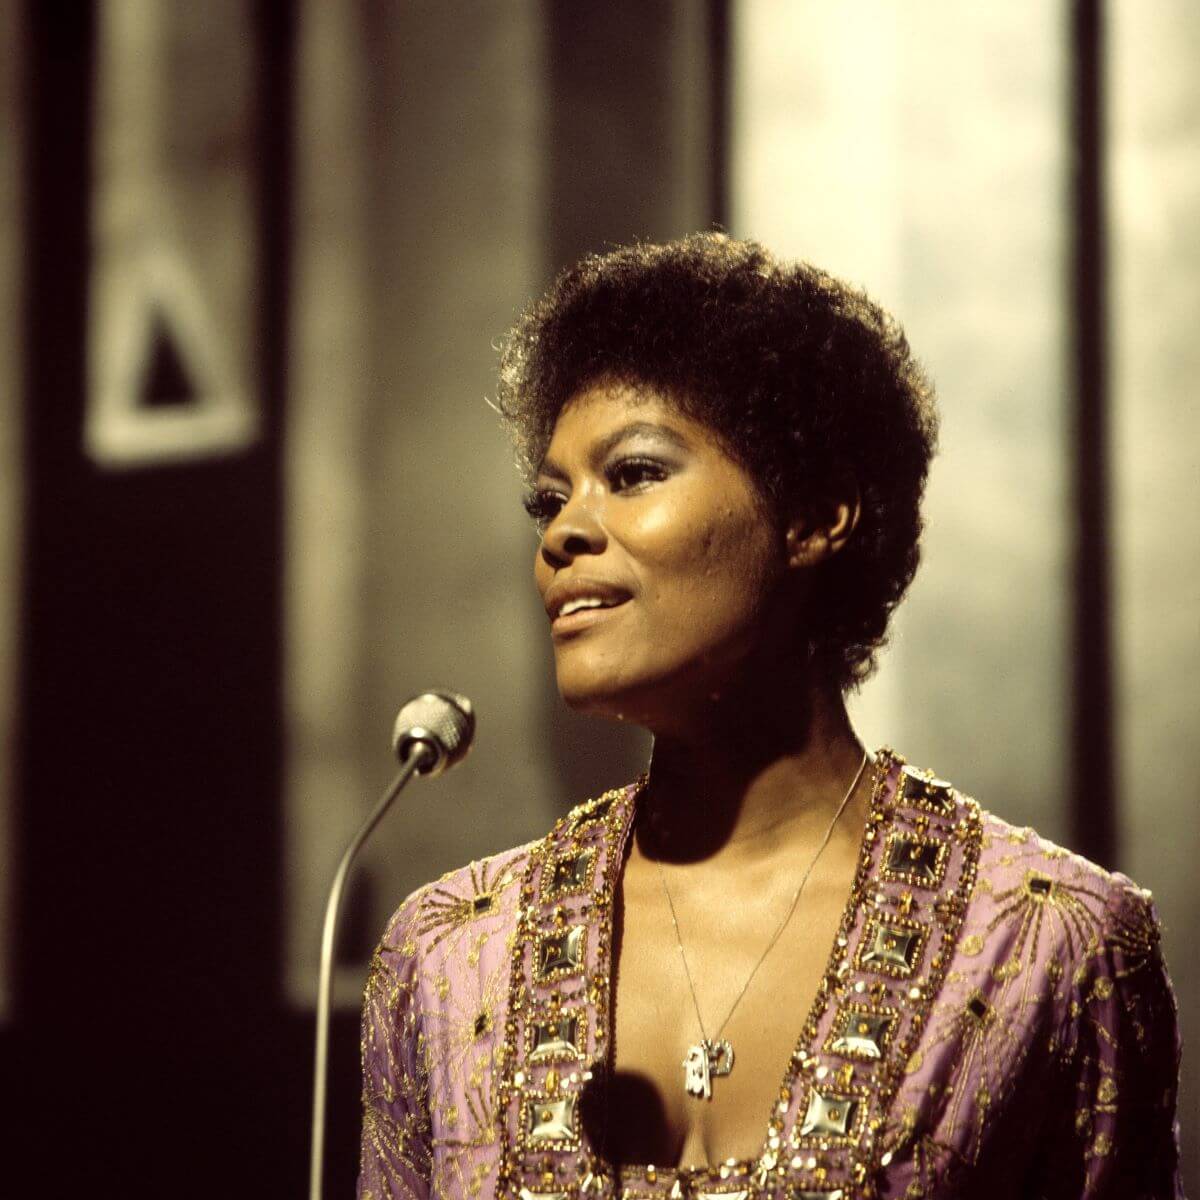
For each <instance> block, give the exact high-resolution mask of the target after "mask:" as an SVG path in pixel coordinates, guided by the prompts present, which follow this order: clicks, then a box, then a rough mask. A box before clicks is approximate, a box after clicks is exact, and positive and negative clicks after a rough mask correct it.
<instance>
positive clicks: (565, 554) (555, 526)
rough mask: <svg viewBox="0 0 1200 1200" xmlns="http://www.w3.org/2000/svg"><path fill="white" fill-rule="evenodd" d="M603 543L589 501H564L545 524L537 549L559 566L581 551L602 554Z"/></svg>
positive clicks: (605, 539)
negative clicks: (547, 523) (540, 545)
mask: <svg viewBox="0 0 1200 1200" xmlns="http://www.w3.org/2000/svg"><path fill="white" fill-rule="evenodd" d="M607 543H608V538H607V535H606V534H605V532H604V526H603V525H602V524H601V522H600V520H599V517H598V516H597V515H596V513H595V512H594V511H593V510H592V507H591V505H589V504H586V503H583V502H582V501H576V502H574V503H572V502H571V501H568V502H567V504H566V505H565V506H564V507H563V508H562V509H561V510H560V511H559V512H558V514H557V515H556V516H555V517H554V519H553V520H552V521H551V522H550V524H549V525H548V526H547V528H546V532H545V534H544V535H543V536H542V551H541V552H542V557H543V558H544V559H545V560H546V561H547V562H548V563H550V565H551V566H555V567H561V566H563V565H564V564H566V563H569V562H570V561H571V560H572V559H574V558H577V557H578V556H579V555H581V554H602V553H603V552H604V547H605V546H606V545H607Z"/></svg>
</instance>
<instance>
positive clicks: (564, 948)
mask: <svg viewBox="0 0 1200 1200" xmlns="http://www.w3.org/2000/svg"><path fill="white" fill-rule="evenodd" d="M586 937H587V926H586V925H572V926H571V928H570V929H565V930H563V931H562V932H561V933H545V934H543V935H542V936H541V938H540V939H539V940H538V955H537V977H538V982H539V983H548V982H550V981H552V980H555V979H562V978H564V977H565V976H567V975H577V974H579V973H580V972H582V971H583V953H584V944H585V939H586Z"/></svg>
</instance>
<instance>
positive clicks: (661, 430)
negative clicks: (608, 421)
mask: <svg viewBox="0 0 1200 1200" xmlns="http://www.w3.org/2000/svg"><path fill="white" fill-rule="evenodd" d="M639 435H642V436H646V437H656V438H660V439H661V440H663V441H666V442H670V443H671V445H673V446H674V447H675V448H676V449H678V450H688V449H690V446H689V444H688V440H687V438H685V437H684V436H683V434H681V433H678V432H677V431H676V430H674V429H672V428H671V427H670V426H669V425H659V424H657V423H656V422H654V421H630V422H629V424H627V425H622V426H621V427H620V428H619V429H614V430H613V431H612V433H609V434H605V436H604V437H602V438H601V439H600V440H599V441H598V442H597V443H596V444H595V445H594V446H593V447H592V450H591V459H592V461H593V462H599V461H600V460H601V459H603V458H606V457H607V456H608V455H609V454H611V453H612V452H613V450H615V449H616V448H617V446H619V445H620V444H621V443H622V442H623V441H625V440H626V439H627V438H631V437H638V436H639ZM538 474H539V475H548V476H549V477H550V478H551V479H559V480H562V481H563V482H564V483H565V482H567V481H568V480H569V478H570V477H569V476H568V475H567V472H566V471H564V470H563V469H562V467H560V466H559V465H558V464H557V463H556V462H554V460H553V459H550V458H544V459H542V462H541V465H540V466H539V467H538Z"/></svg>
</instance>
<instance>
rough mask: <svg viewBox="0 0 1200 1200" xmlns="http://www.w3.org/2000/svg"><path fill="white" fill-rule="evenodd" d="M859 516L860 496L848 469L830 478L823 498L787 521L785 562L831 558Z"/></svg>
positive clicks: (806, 564) (807, 562) (814, 562)
mask: <svg viewBox="0 0 1200 1200" xmlns="http://www.w3.org/2000/svg"><path fill="white" fill-rule="evenodd" d="M861 516H862V495H861V493H860V492H859V490H858V482H857V480H856V479H855V478H854V476H853V475H851V474H850V473H849V472H844V473H841V474H839V475H838V476H837V478H836V479H835V480H833V481H832V486H831V487H830V488H829V491H828V494H827V496H826V497H825V498H822V499H820V500H817V501H816V502H814V503H812V504H809V505H808V506H807V507H806V508H805V509H804V510H803V511H801V512H799V513H797V515H796V516H795V517H794V518H793V519H792V520H791V521H789V522H788V525H787V528H786V532H785V538H786V549H787V565H788V566H789V567H813V566H816V565H817V564H818V563H821V562H824V561H825V560H826V559H827V558H832V557H833V555H835V554H836V553H837V552H838V551H839V550H841V549H842V548H843V547H844V546H845V545H846V543H847V542H848V541H849V540H850V538H851V537H852V536H853V534H854V531H855V529H856V528H858V522H859V518H860V517H861Z"/></svg>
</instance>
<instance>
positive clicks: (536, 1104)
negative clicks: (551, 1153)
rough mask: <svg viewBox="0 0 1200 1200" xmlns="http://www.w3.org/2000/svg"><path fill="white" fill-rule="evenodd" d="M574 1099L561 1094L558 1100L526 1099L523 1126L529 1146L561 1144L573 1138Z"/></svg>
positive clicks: (571, 1140)
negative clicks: (527, 1134) (527, 1136)
mask: <svg viewBox="0 0 1200 1200" xmlns="http://www.w3.org/2000/svg"><path fill="white" fill-rule="evenodd" d="M575 1099H576V1097H575V1096H563V1097H562V1098H561V1099H558V1100H539V1099H537V1098H533V1099H531V1100H529V1101H528V1103H527V1106H526V1109H525V1119H526V1126H525V1127H526V1129H527V1130H528V1131H529V1143H530V1145H531V1146H533V1145H536V1146H552V1145H561V1144H563V1143H564V1142H573V1141H574V1140H575Z"/></svg>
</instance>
